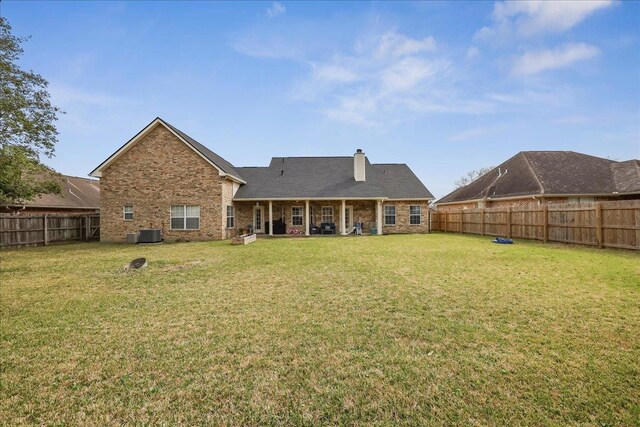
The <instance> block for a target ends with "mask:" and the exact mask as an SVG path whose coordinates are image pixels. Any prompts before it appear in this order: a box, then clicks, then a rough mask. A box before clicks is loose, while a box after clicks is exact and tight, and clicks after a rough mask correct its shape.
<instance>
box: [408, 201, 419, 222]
mask: <svg viewBox="0 0 640 427" xmlns="http://www.w3.org/2000/svg"><path fill="white" fill-rule="evenodd" d="M412 207H417V208H418V209H419V210H420V213H417V214H412V213H411V208H412ZM412 216H417V217H418V223H417V224H412V223H411V217H412ZM409 225H422V206H420V205H409Z"/></svg>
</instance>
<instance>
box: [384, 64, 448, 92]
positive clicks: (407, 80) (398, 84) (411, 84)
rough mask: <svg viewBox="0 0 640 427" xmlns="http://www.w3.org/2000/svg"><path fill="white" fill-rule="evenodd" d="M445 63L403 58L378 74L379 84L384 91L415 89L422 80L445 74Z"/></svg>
mask: <svg viewBox="0 0 640 427" xmlns="http://www.w3.org/2000/svg"><path fill="white" fill-rule="evenodd" d="M446 68H447V62H445V61H428V60H425V59H420V58H414V57H409V58H403V59H402V60H400V61H398V62H394V63H393V64H392V65H390V66H389V67H388V68H386V69H384V70H382V71H381V72H380V83H381V84H382V87H383V89H384V90H385V91H388V92H398V91H406V90H411V89H415V87H416V86H418V85H419V84H420V83H422V82H423V81H424V80H426V79H428V78H430V77H433V76H435V75H436V74H438V73H442V72H445V71H446Z"/></svg>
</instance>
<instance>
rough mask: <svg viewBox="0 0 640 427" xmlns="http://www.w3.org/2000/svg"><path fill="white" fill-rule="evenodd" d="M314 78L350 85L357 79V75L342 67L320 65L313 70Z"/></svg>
mask: <svg viewBox="0 0 640 427" xmlns="http://www.w3.org/2000/svg"><path fill="white" fill-rule="evenodd" d="M314 77H315V78H316V79H318V80H324V81H326V82H337V83H350V82H353V81H355V80H357V79H358V74H357V73H356V72H354V71H352V70H350V69H348V68H346V67H344V66H342V65H336V64H327V65H320V66H317V67H315V69H314Z"/></svg>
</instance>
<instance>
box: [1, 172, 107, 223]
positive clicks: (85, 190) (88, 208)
mask: <svg viewBox="0 0 640 427" xmlns="http://www.w3.org/2000/svg"><path fill="white" fill-rule="evenodd" d="M48 179H52V180H55V181H57V182H58V183H59V184H60V189H61V191H60V193H59V194H54V193H51V194H40V195H39V196H37V197H35V198H34V199H33V200H28V201H24V202H19V203H11V204H1V205H0V214H3V213H8V214H12V215H35V214H72V215H76V214H77V215H82V214H95V213H98V212H99V211H100V181H98V180H97V179H88V178H81V177H78V176H69V175H57V174H56V175H53V176H51V177H49V178H48Z"/></svg>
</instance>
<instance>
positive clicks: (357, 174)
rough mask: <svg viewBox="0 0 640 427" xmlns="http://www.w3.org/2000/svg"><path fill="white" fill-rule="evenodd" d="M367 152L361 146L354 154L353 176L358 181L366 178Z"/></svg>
mask: <svg viewBox="0 0 640 427" xmlns="http://www.w3.org/2000/svg"><path fill="white" fill-rule="evenodd" d="M365 166H366V161H365V154H364V153H363V152H362V149H361V148H358V149H357V150H356V154H354V155H353V178H354V179H355V180H356V181H364V180H365Z"/></svg>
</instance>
